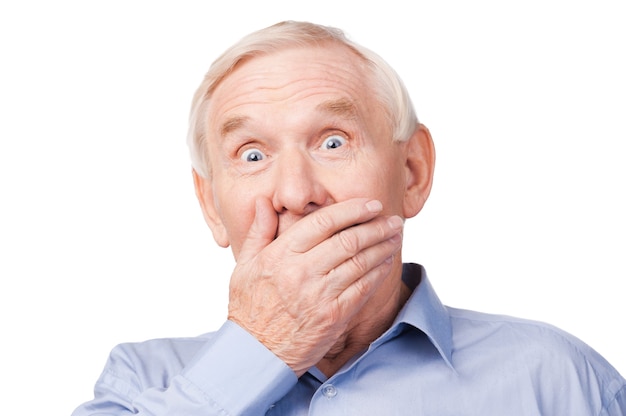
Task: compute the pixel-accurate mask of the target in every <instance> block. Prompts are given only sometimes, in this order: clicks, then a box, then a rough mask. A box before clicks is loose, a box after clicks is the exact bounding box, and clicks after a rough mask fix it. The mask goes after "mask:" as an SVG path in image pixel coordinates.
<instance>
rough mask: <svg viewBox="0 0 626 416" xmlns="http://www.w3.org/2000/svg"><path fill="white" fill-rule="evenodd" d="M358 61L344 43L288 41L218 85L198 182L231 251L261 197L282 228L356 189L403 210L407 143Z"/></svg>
mask: <svg viewBox="0 0 626 416" xmlns="http://www.w3.org/2000/svg"><path fill="white" fill-rule="evenodd" d="M360 63H361V61H360V60H359V58H357V56H356V55H354V54H353V53H352V52H350V51H349V50H347V49H346V48H344V47H341V46H335V45H330V46H329V45H326V46H324V47H307V48H299V49H296V48H293V49H287V50H283V51H280V52H275V53H272V54H269V55H265V56H260V57H255V58H252V59H250V60H249V61H246V62H244V63H243V64H240V65H239V66H238V67H237V68H236V69H235V71H233V72H232V73H231V74H230V75H228V77H227V78H226V79H224V80H223V81H222V82H221V84H220V85H219V86H218V87H217V88H216V90H215V91H214V93H213V96H212V100H211V104H210V108H209V114H208V148H209V153H210V155H209V158H210V163H211V178H210V179H208V180H204V181H203V183H204V185H201V186H204V188H205V194H204V198H205V199H208V200H207V201H205V203H204V204H205V211H206V209H207V208H206V206H208V207H209V210H210V211H212V214H211V216H212V217H213V220H212V221H209V225H210V226H211V228H212V231H213V235H214V237H215V239H216V241H217V242H218V244H220V245H222V246H227V245H228V244H230V245H231V246H232V249H233V253H234V255H235V257H237V255H238V253H239V251H240V249H241V245H242V243H243V241H244V239H245V237H246V235H247V233H248V230H249V228H250V225H251V223H252V221H253V219H254V216H255V201H256V199H257V198H267V199H268V200H270V201H271V203H272V205H273V207H274V209H275V210H276V212H277V214H278V229H277V231H276V235H280V234H281V233H282V232H284V231H285V230H286V229H287V228H289V227H290V226H291V225H292V224H294V222H296V221H298V220H299V219H301V218H302V217H303V216H305V215H307V214H309V213H311V212H313V211H314V210H316V209H318V208H320V207H323V206H325V205H329V204H333V203H335V202H339V201H343V200H346V199H349V198H353V197H367V198H375V199H378V200H380V201H381V202H382V203H383V207H384V212H385V213H387V214H398V215H400V216H403V217H406V216H407V213H406V212H405V211H406V210H405V209H404V208H403V200H404V197H405V191H406V186H407V180H408V179H407V176H410V174H409V173H408V172H407V167H406V158H407V156H406V155H407V148H408V146H407V144H406V143H392V141H391V128H390V126H389V122H388V121H387V119H386V117H385V112H384V110H383V108H382V106H381V105H380V104H379V103H378V102H377V101H376V98H375V97H374V94H373V92H372V85H371V82H370V80H369V79H368V77H367V76H366V73H365V70H364V69H362V68H361V67H360ZM410 215H414V213H411V214H410Z"/></svg>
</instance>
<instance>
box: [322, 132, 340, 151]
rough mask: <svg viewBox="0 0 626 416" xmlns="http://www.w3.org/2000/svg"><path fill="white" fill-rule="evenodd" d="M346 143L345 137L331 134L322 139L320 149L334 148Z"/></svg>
mask: <svg viewBox="0 0 626 416" xmlns="http://www.w3.org/2000/svg"><path fill="white" fill-rule="evenodd" d="M345 143H346V139H345V138H343V137H342V136H340V135H338V134H333V135H331V136H328V137H327V138H325V139H324V142H323V143H322V146H321V148H322V149H336V148H338V147H340V146H343V145H344V144H345Z"/></svg>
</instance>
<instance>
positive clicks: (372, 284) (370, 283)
mask: <svg viewBox="0 0 626 416" xmlns="http://www.w3.org/2000/svg"><path fill="white" fill-rule="evenodd" d="M393 259H394V257H393V256H390V257H387V258H385V259H384V260H383V261H382V262H381V263H379V264H378V265H377V266H375V267H373V268H372V269H371V270H369V271H368V272H367V273H365V274H364V275H363V276H361V277H360V278H359V279H357V280H355V281H354V282H352V284H350V285H349V286H348V287H347V288H346V289H345V290H344V291H342V292H341V293H340V294H339V295H338V296H337V303H336V305H337V308H338V314H339V316H344V317H346V318H347V319H350V318H351V317H352V316H354V315H355V314H356V313H357V312H358V311H359V310H360V309H361V308H362V307H363V305H365V303H367V301H368V300H369V299H370V298H371V296H372V295H373V294H374V293H376V290H377V289H378V288H379V287H380V286H381V284H382V283H383V281H384V280H385V279H386V278H387V277H388V276H389V273H390V272H391V269H392V266H393Z"/></svg>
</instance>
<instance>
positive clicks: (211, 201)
mask: <svg viewBox="0 0 626 416" xmlns="http://www.w3.org/2000/svg"><path fill="white" fill-rule="evenodd" d="M192 174H193V185H194V187H195V188H196V196H197V197H198V202H200V207H201V208H202V215H203V216H204V221H206V223H207V225H208V226H209V228H210V229H211V233H212V234H213V239H214V240H215V242H216V243H217V244H218V245H219V246H221V247H228V246H229V245H230V241H229V239H228V233H227V232H226V228H225V227H224V223H223V222H222V218H221V217H220V215H219V212H218V209H217V206H216V203H215V197H214V196H213V184H212V182H211V179H210V178H203V177H202V176H200V175H198V172H196V170H195V169H192Z"/></svg>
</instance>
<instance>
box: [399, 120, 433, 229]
mask: <svg viewBox="0 0 626 416" xmlns="http://www.w3.org/2000/svg"><path fill="white" fill-rule="evenodd" d="M407 146H408V148H407V159H406V170H407V176H406V191H405V194H404V205H403V209H404V212H403V213H404V217H405V218H411V217H414V216H415V215H417V213H418V212H420V211H421V210H422V208H423V207H424V204H425V203H426V200H427V199H428V195H430V189H431V187H432V184H433V173H434V170H435V145H434V144H433V139H432V137H431V136H430V132H429V131H428V129H427V128H426V126H424V125H423V124H418V125H417V128H416V129H415V132H414V133H413V135H412V136H411V138H410V139H409V140H408V143H407Z"/></svg>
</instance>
